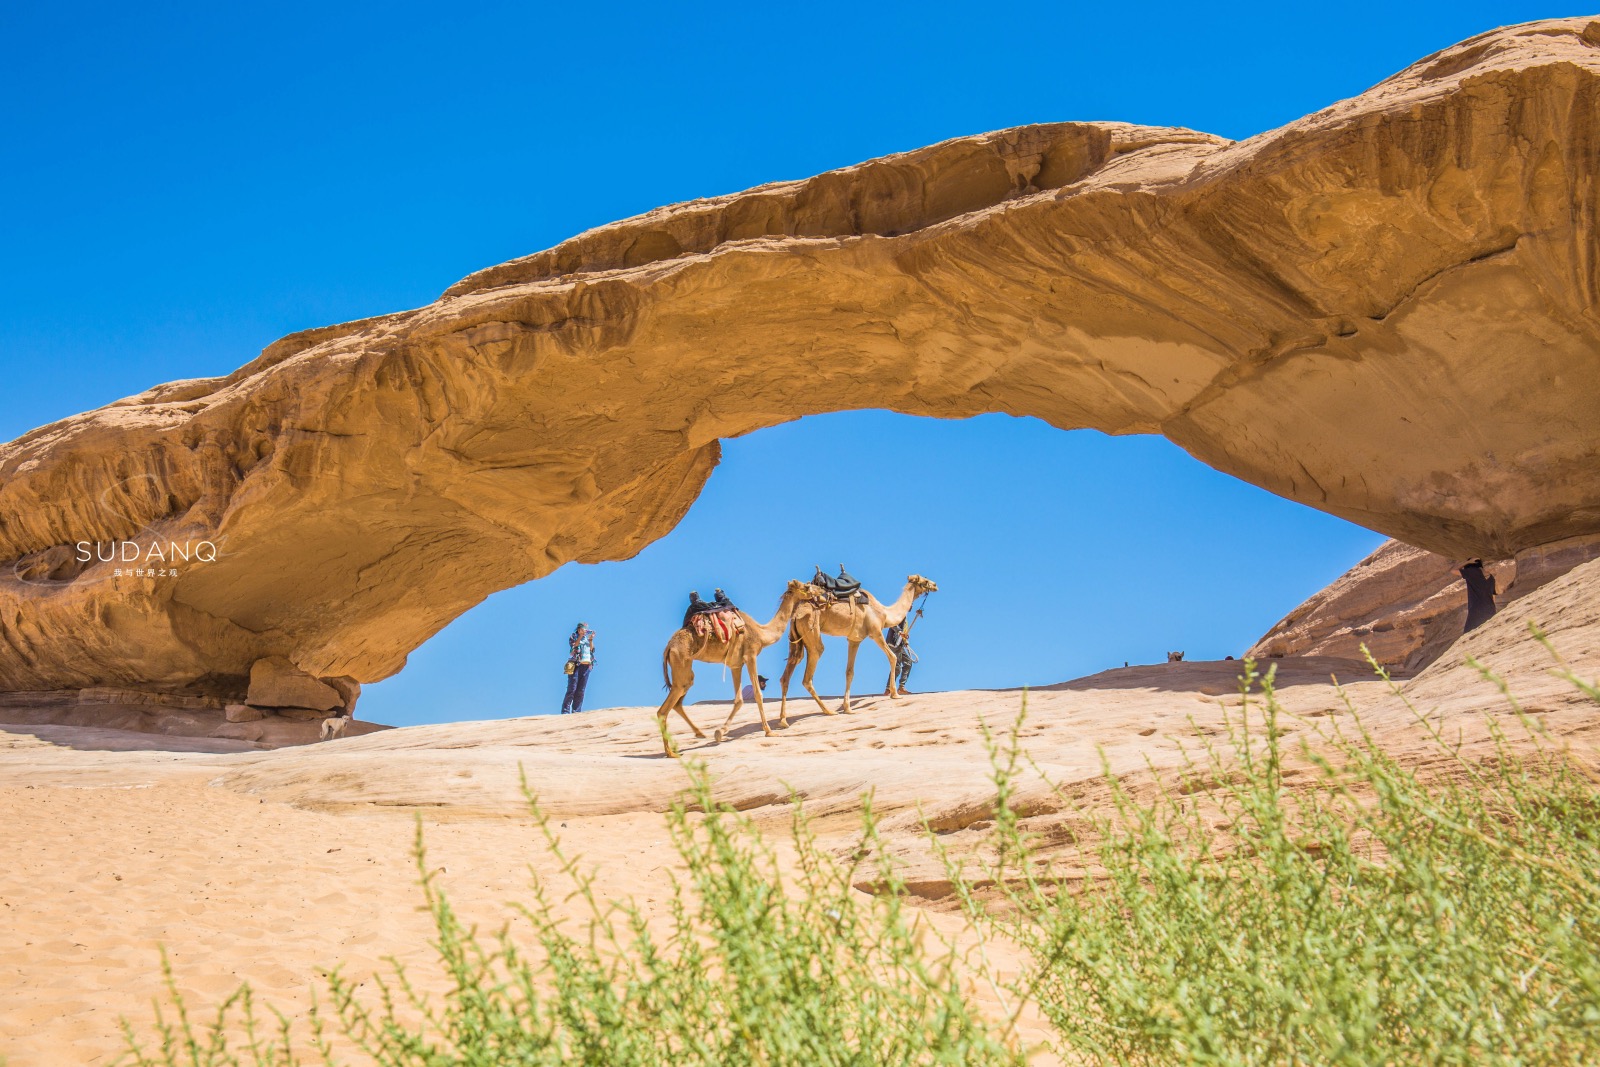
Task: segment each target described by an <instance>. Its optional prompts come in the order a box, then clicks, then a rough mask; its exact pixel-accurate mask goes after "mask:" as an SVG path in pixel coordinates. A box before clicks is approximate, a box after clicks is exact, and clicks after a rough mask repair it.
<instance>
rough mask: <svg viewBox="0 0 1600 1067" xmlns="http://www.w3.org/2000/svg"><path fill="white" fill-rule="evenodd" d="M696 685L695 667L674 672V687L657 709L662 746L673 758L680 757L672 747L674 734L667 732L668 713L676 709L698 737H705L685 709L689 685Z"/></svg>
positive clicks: (657, 721)
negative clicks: (684, 702)
mask: <svg viewBox="0 0 1600 1067" xmlns="http://www.w3.org/2000/svg"><path fill="white" fill-rule="evenodd" d="M692 685H694V668H693V667H692V666H691V667H689V668H687V669H685V670H684V671H683V672H682V673H681V674H680V673H679V672H678V671H673V672H672V688H671V689H670V690H669V691H668V693H667V699H666V700H664V701H662V702H661V707H659V708H657V709H656V725H657V726H658V727H659V728H660V730H661V747H662V749H663V750H664V751H665V752H666V754H667V755H669V756H671V757H672V758H673V759H677V758H678V753H677V752H676V750H674V749H673V747H672V735H671V734H670V733H668V732H667V714H668V713H669V712H671V711H673V710H676V711H677V712H678V714H679V715H682V716H683V721H684V722H686V723H688V724H689V729H691V730H693V731H694V735H695V736H696V737H704V736H705V734H703V733H701V732H700V727H698V726H696V725H695V724H694V720H693V719H691V718H689V713H688V712H686V711H684V710H683V698H684V696H685V695H686V694H687V693H688V692H689V687H690V686H692Z"/></svg>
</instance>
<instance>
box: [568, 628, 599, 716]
mask: <svg viewBox="0 0 1600 1067" xmlns="http://www.w3.org/2000/svg"><path fill="white" fill-rule="evenodd" d="M567 647H568V649H569V650H570V654H569V655H568V656H567V695H566V698H565V699H564V700H562V701H561V714H563V715H576V714H577V713H578V712H580V711H582V710H583V691H584V689H585V688H586V687H587V686H588V685H589V672H590V671H591V670H593V669H594V631H593V630H591V629H589V626H588V624H587V623H582V622H580V623H579V624H578V628H577V629H576V630H573V631H572V636H571V637H569V638H567Z"/></svg>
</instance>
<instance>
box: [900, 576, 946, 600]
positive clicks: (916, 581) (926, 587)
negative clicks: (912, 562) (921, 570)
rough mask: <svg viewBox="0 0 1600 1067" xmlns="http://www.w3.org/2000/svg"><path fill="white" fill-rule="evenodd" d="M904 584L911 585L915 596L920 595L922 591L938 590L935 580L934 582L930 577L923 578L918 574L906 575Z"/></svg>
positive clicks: (931, 591)
mask: <svg viewBox="0 0 1600 1067" xmlns="http://www.w3.org/2000/svg"><path fill="white" fill-rule="evenodd" d="M906 584H907V585H909V586H910V587H911V589H912V592H914V593H916V595H917V596H921V595H922V594H924V593H937V592H938V591H939V585H938V583H937V582H935V581H934V580H933V579H932V578H924V577H923V576H922V575H920V574H908V575H906Z"/></svg>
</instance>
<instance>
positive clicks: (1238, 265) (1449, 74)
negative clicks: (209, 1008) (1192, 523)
mask: <svg viewBox="0 0 1600 1067" xmlns="http://www.w3.org/2000/svg"><path fill="white" fill-rule="evenodd" d="M1597 161H1600V23H1596V22H1590V21H1587V20H1583V19H1578V20H1567V21H1554V22H1543V23H1535V24H1529V25H1526V26H1520V27H1513V28H1510V29H1506V30H1500V31H1496V32H1494V33H1490V34H1485V35H1483V36H1481V37H1478V38H1475V39H1473V40H1472V41H1468V42H1465V43H1464V44H1462V45H1458V46H1456V47H1455V48H1452V49H1449V50H1446V51H1445V52H1442V53H1439V54H1438V55H1435V56H1430V57H1428V58H1427V59H1424V60H1422V61H1421V62H1419V63H1417V64H1416V65H1414V66H1412V67H1411V68H1409V69H1408V70H1406V71H1404V72H1402V73H1401V74H1399V75H1397V76H1395V77H1394V78H1392V79H1390V80H1388V81H1386V82H1384V83H1382V84H1380V85H1379V86H1377V87H1376V88H1374V89H1372V90H1370V91H1368V92H1367V93H1364V94H1363V95H1361V96H1359V97H1357V98H1354V99H1352V100H1349V101H1345V102H1342V103H1339V104H1336V105H1334V106H1333V107H1330V108H1327V109H1325V110H1323V111H1320V112H1317V113H1316V114H1314V115H1311V116H1308V117H1307V118H1305V119H1302V120H1300V121H1298V122H1295V123H1292V124H1290V125H1289V126H1286V127H1283V128H1282V129H1279V130H1275V131H1272V132H1270V133H1266V134H1262V135H1260V136H1258V137H1254V138H1251V139H1250V140H1248V141H1243V142H1238V143H1230V142H1228V141H1225V140H1223V139H1221V138H1217V137H1212V136H1209V135H1206V134H1201V133H1194V132H1191V131H1187V130H1178V129H1155V128H1149V127H1139V126H1128V125H1120V124H1114V123H1061V124H1054V125H1045V126H1030V127H1024V128H1020V129H1014V130H1007V131H1002V132H999V133H993V134H986V135H983V136H978V137H968V138H961V139H958V140H954V141H948V142H945V143H943V144H939V145H935V146H933V147H930V148H925V149H921V150H919V151H915V152H910V153H906V154H904V155H899V156H891V157H886V158H884V159H879V160H874V161H871V162H868V163H863V164H861V165H859V166H855V167H850V168H846V169H844V170H841V171H836V172H831V173H828V174H823V175H819V176H817V177H815V178H810V179H807V180H805V181H798V182H785V183H778V184H773V185H767V186H762V187H759V188H756V189H752V190H749V191H747V192H743V193H738V194H734V195H731V196H725V197H719V198H715V199H711V200H703V201H696V202H692V203H688V204H681V205H677V206H674V207H668V208H662V209H660V210H658V211H654V212H651V213H649V214H647V215H643V216H640V217H638V218H635V219H630V220H626V221H623V222H619V223H615V224H612V225H609V226H605V227H601V228H599V229H597V230H593V231H590V232H588V233H585V234H582V235H580V236H578V237H576V238H573V239H572V240H570V241H567V242H565V243H564V244H562V245H560V246H558V247H556V248H554V249H551V250H549V251H546V252H541V253H539V254H537V255H533V256H529V257H527V258H524V259H520V260H515V261H512V262H510V263H506V264H502V265H501V266H498V267H494V268H491V269H489V270H486V271H482V272H479V273H478V274H474V275H472V276H471V277H469V278H467V279H465V280H463V281H462V282H460V283H459V284H457V285H455V286H453V287H452V288H451V289H450V290H448V291H447V292H446V293H445V294H444V296H443V297H441V298H440V299H439V300H438V301H436V302H435V303H433V304H430V305H428V306H427V307H424V308H420V309H417V310H415V311H407V312H401V313H398V314H394V315H388V316H383V317H380V318H375V319H367V320H363V321H360V322H353V323H346V324H344V325H340V326H331V327H327V328H325V329H319V330H311V331H308V332H305V333H301V334H296V335H293V336H291V337H287V338H284V339H283V340H281V341H279V342H277V343H276V344H274V345H272V346H271V347H269V348H268V349H266V351H264V352H263V353H262V354H261V356H260V357H259V358H258V359H256V360H255V361H253V362H251V363H250V364H248V365H246V366H245V367H243V368H241V369H240V370H238V371H236V372H235V373H233V374H231V375H229V376H227V377H225V378H220V379H206V380H196V381H185V382H174V383H170V384H168V385H163V386H158V387H156V388H154V389H151V390H149V391H148V392H146V393H143V394H141V395H139V396H137V397H132V398H129V399H127V400H123V401H119V402H118V403H115V404H112V405H109V406H108V407H105V408H102V409H99V410H97V411H93V412H89V413H87V414H83V415H79V416H75V417H73V418H70V419H66V420H63V421H61V422H59V423H55V424H53V425H50V426H46V427H44V428H42V429H39V430H36V431H34V432H32V433H30V434H27V435H25V436H24V437H22V438H20V439H18V440H17V441H15V442H12V443H11V444H9V445H6V446H3V447H0V477H3V484H0V559H6V560H13V561H15V565H14V567H7V568H5V569H4V577H0V691H16V690H40V689H48V690H59V689H74V688H80V687H85V686H97V685H102V686H103V685H121V686H130V687H139V688H145V689H153V690H186V691H199V692H209V693H214V694H218V695H234V694H237V693H238V692H239V691H240V690H241V687H242V685H243V680H244V678H245V677H246V676H247V675H248V672H249V670H250V667H251V665H252V664H253V663H254V662H255V661H257V660H258V659H261V658H264V657H269V656H275V655H281V656H286V657H288V658H289V659H291V660H292V661H293V662H294V663H295V664H297V665H298V666H299V667H301V668H303V669H305V670H307V671H309V672H311V673H313V674H317V675H322V676H347V677H350V678H355V679H359V680H362V681H372V680H376V679H379V678H382V677H385V676H387V675H389V674H392V673H393V672H395V671H396V670H398V669H399V668H400V667H401V666H402V665H403V664H404V661H405V656H406V654H407V653H408V652H409V650H410V649H412V648H414V647H415V646H416V645H417V644H419V643H420V642H421V641H423V640H425V639H426V638H427V637H428V636H430V635H431V634H433V633H434V632H436V631H437V630H438V629H440V628H441V627H442V626H444V625H445V624H446V623H447V622H449V621H450V620H451V619H452V618H454V617H455V616H457V615H458V614H460V613H461V612H462V611H464V610H466V609H467V608H469V607H471V606H472V605H473V604H476V603H477V602H478V601H480V600H481V599H482V598H483V597H484V596H486V595H488V594H489V593H491V592H493V591H495V590H497V589H501V588H505V587H507V586H511V585H515V584H517V583H520V582H524V581H528V580H530V579H533V578H538V577H540V576H542V575H544V574H548V573H549V572H550V571H552V570H554V569H555V568H556V567H558V566H560V565H561V564H563V563H566V562H568V561H572V560H578V561H585V562H595V561H600V560H607V559H619V558H626V557H628V556H631V555H633V554H634V553H636V552H638V551H639V550H640V549H641V548H643V547H644V546H645V545H647V544H649V543H650V542H651V541H652V540H654V539H656V538H658V537H661V536H662V535H664V534H665V533H667V532H668V531H669V530H671V529H672V527H673V526H674V525H675V524H676V523H677V522H678V520H679V519H680V518H681V517H682V515H683V514H684V512H685V511H686V510H687V508H688V507H689V505H690V504H691V503H692V502H693V500H694V498H695V496H696V495H697V494H698V492H699V490H700V488H701V486H702V484H703V483H704V481H705V479H706V477H707V476H708V475H709V474H710V471H711V469H712V468H713V467H714V466H715V464H716V462H717V456H718V441H719V439H721V438H724V437H730V436H736V435H738V434H744V433H749V432H752V431H754V430H757V429H760V428H762V427H765V426H771V425H774V424H777V423H780V422H785V421H788V420H791V419H795V418H798V417H801V416H803V415H806V414H810V413H815V412H824V411H835V410H844V409H857V408H869V407H870V408H888V409H891V410H895V411H900V412H906V413H910V414H919V415H930V416H935V417H962V416H970V415H976V414H979V413H982V412H993V411H1004V412H1009V413H1011V414H1014V415H1031V416H1036V417H1038V418H1041V419H1043V420H1045V421H1047V422H1049V423H1051V424H1052V425H1055V426H1058V427H1062V428H1081V427H1093V428H1096V429H1100V430H1103V431H1105V432H1108V433H1116V434H1125V433H1162V434H1164V435H1166V436H1167V437H1168V438H1170V439H1171V440H1173V441H1174V442H1176V443H1177V444H1179V445H1181V446H1182V447H1183V448H1185V449H1187V450H1188V451H1189V452H1190V453H1192V454H1193V455H1195V456H1196V457H1198V458H1199V459H1201V460H1202V461H1204V462H1206V463H1208V464H1210V465H1212V466H1214V467H1217V468H1219V469H1221V470H1224V471H1227V472H1229V473H1231V474H1234V475H1236V476H1238V477H1240V478H1243V479H1245V480H1247V481H1251V482H1254V483H1255V484H1257V485H1260V486H1263V487H1265V488H1267V489H1269V490H1271V491H1273V492H1276V493H1279V494H1281V495H1283V496H1286V497H1290V498H1292V499H1295V500H1299V501H1302V502H1304V503H1307V504H1310V505H1311V506H1313V507H1317V508H1321V509H1323V510H1325V511H1329V512H1332V513H1334V514H1337V515H1341V516H1344V517H1346V518H1348V519H1351V520H1353V521H1355V522H1358V523H1361V524H1363V525H1366V526H1369V527H1371V528H1373V529H1376V530H1381V531H1383V532H1385V533H1388V534H1391V535H1394V536H1396V537H1399V538H1401V539H1403V540H1405V541H1407V542H1410V543H1412V544H1414V545H1418V546H1421V547H1424V548H1428V549H1432V550H1435V551H1438V552H1443V553H1451V554H1458V555H1464V554H1471V555H1483V556H1486V557H1505V556H1510V555H1514V554H1516V553H1517V552H1519V551H1522V550H1526V549H1531V548H1534V547H1535V546H1539V545H1542V544H1547V543H1549V542H1552V541H1556V540H1559V539H1562V538H1567V537H1572V536H1578V535H1588V534H1594V533H1596V532H1600V440H1597V439H1600V427H1597V422H1596V418H1595V414H1594V413H1595V412H1596V411H1600V357H1597V353H1600V319H1597V316H1596V306H1597V295H1600V265H1597V264H1600V246H1597V240H1596V226H1595V214H1596V211H1597V192H1600V190H1597V187H1596V169H1597ZM135 538H137V539H139V540H140V542H141V544H145V543H148V542H150V541H152V540H155V541H159V542H162V543H166V542H171V541H177V542H180V543H181V542H189V543H191V544H192V543H194V542H197V541H199V540H202V539H207V540H211V541H214V542H217V543H218V544H219V546H220V551H221V555H220V558H219V559H218V560H217V561H215V562H208V563H204V564H195V565H187V566H184V567H182V568H181V569H180V574H179V576H178V577H176V578H168V579H163V580H160V581H156V582H151V581H148V580H140V579H115V578H111V577H110V572H111V570H112V568H113V564H111V563H87V564H86V563H82V562H80V561H79V560H77V558H76V557H77V556H78V555H81V552H80V551H79V550H78V549H76V547H75V546H76V545H77V544H78V543H80V542H85V541H103V542H113V541H125V540H128V539H135Z"/></svg>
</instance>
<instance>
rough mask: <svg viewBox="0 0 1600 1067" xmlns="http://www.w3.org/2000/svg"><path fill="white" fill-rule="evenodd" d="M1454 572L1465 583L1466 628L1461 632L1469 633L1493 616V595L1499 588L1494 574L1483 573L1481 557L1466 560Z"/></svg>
mask: <svg viewBox="0 0 1600 1067" xmlns="http://www.w3.org/2000/svg"><path fill="white" fill-rule="evenodd" d="M1456 573H1458V574H1460V575H1461V580H1462V581H1464V582H1466V583H1467V628H1466V629H1465V630H1462V631H1461V632H1462V633H1467V634H1470V633H1471V632H1472V631H1474V630H1476V629H1477V628H1478V627H1480V626H1482V625H1483V624H1484V623H1486V622H1488V621H1489V620H1490V619H1492V618H1494V613H1495V610H1496V609H1495V606H1494V595H1495V593H1497V592H1499V590H1498V589H1496V588H1495V582H1494V575H1492V574H1485V573H1483V560H1481V559H1474V560H1470V561H1468V562H1467V563H1465V564H1463V565H1462V567H1461V569H1460V570H1459V571H1457V572H1456Z"/></svg>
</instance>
